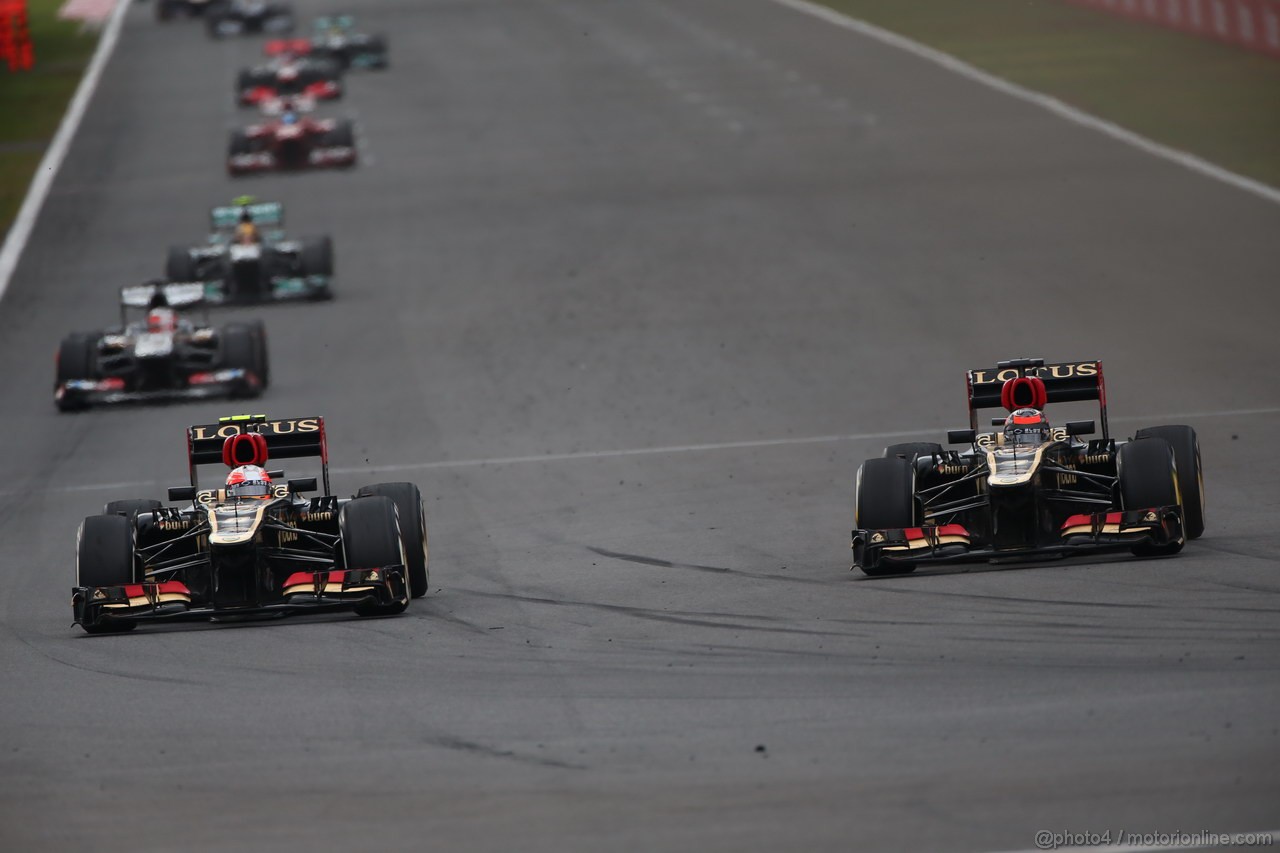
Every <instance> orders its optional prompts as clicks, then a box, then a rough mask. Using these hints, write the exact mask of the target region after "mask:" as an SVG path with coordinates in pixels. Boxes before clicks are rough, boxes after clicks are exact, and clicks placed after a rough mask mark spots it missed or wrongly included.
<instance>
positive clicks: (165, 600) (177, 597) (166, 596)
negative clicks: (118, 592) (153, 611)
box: [102, 581, 191, 608]
mask: <svg viewBox="0 0 1280 853" xmlns="http://www.w3.org/2000/svg"><path fill="white" fill-rule="evenodd" d="M122 589H123V590H124V595H125V597H126V598H128V599H129V600H128V602H123V601H119V602H111V603H104V604H103V605H102V606H103V607H115V608H121V607H149V606H150V607H154V606H155V605H157V604H169V603H171V602H174V601H177V602H182V603H184V604H190V603H191V590H189V589H187V585H186V584H184V583H182V582H181V581H164V582H162V583H147V584H142V583H131V584H125V585H124V586H123V587H122Z"/></svg>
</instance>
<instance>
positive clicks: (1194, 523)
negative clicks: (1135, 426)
mask: <svg viewBox="0 0 1280 853" xmlns="http://www.w3.org/2000/svg"><path fill="white" fill-rule="evenodd" d="M1135 438H1163V439H1164V440H1165V441H1167V442H1169V446H1170V447H1172V448H1173V460H1174V462H1175V463H1177V466H1178V491H1179V493H1180V494H1181V495H1182V523H1183V527H1184V528H1185V529H1186V534H1187V538H1188V539H1199V538H1200V536H1201V535H1202V534H1203V533H1204V474H1203V473H1202V471H1201V467H1200V440H1199V439H1198V438H1196V431H1195V430H1194V429H1192V428H1191V427H1189V426H1181V425H1178V426H1158V427H1148V428H1147V429H1140V430H1138V433H1137V435H1136V436H1135Z"/></svg>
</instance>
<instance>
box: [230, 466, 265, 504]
mask: <svg viewBox="0 0 1280 853" xmlns="http://www.w3.org/2000/svg"><path fill="white" fill-rule="evenodd" d="M271 496H272V490H271V475H270V474H268V473H267V472H266V469H264V468H261V467H259V466H257V465H241V466H240V467H238V468H233V469H232V470H231V473H230V474H228V475H227V497H229V498H256V499H258V500H265V499H267V498H269V497H271Z"/></svg>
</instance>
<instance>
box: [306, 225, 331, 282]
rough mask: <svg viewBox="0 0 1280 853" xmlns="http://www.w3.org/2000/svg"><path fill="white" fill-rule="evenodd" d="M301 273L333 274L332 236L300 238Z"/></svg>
mask: <svg viewBox="0 0 1280 853" xmlns="http://www.w3.org/2000/svg"><path fill="white" fill-rule="evenodd" d="M302 274H303V275H333V238H332V237H330V236H329V235H327V234H326V235H325V236H323V237H303V238H302Z"/></svg>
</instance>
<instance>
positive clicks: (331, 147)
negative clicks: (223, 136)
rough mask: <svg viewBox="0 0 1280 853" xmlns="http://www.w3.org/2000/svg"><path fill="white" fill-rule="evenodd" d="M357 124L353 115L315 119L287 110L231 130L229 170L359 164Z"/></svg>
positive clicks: (239, 172)
mask: <svg viewBox="0 0 1280 853" xmlns="http://www.w3.org/2000/svg"><path fill="white" fill-rule="evenodd" d="M356 157H357V155H356V133H355V124H354V123H353V122H352V121H351V120H350V119H333V118H326V119H314V118H310V117H308V116H305V115H301V114H300V113H299V112H298V111H296V110H292V109H290V110H286V111H285V112H283V113H281V115H280V116H279V117H278V118H270V119H268V120H267V121H264V122H261V123H259V124H252V125H249V126H248V127H246V128H244V129H243V130H235V131H232V133H231V140H230V143H229V144H228V148H227V172H228V174H230V175H231V176H232V177H233V178H234V177H238V176H240V175H247V174H250V173H253V172H271V171H277V170H283V171H296V170H301V169H332V168H347V167H350V166H354V165H355V164H356Z"/></svg>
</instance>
